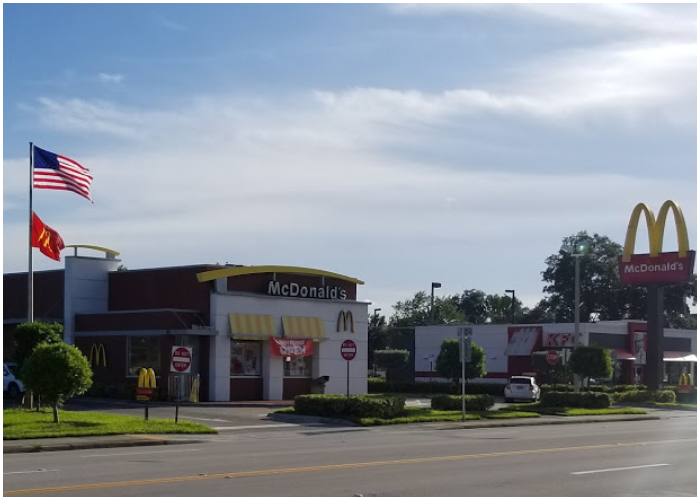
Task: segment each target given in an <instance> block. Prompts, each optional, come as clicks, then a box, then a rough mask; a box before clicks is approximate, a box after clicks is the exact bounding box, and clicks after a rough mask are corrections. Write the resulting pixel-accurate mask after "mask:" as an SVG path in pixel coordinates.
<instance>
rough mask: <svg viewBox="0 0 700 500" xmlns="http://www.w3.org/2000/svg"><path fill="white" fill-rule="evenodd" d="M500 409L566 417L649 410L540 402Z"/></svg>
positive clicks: (642, 412)
mask: <svg viewBox="0 0 700 500" xmlns="http://www.w3.org/2000/svg"><path fill="white" fill-rule="evenodd" d="M500 411H508V412H510V411H534V412H537V413H540V414H542V415H559V416H564V417H580V416H583V415H645V414H646V413H647V412H645V411H644V410H640V409H639V408H628V407H624V408H595V409H589V408H547V407H543V406H540V403H522V404H514V405H510V406H504V407H503V408H501V410H500Z"/></svg>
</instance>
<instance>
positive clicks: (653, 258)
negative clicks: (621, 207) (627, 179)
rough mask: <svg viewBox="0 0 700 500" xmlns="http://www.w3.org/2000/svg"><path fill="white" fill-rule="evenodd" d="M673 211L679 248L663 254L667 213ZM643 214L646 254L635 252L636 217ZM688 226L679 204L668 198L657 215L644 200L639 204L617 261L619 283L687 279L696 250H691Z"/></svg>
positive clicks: (637, 223) (645, 282) (637, 221)
mask: <svg viewBox="0 0 700 500" xmlns="http://www.w3.org/2000/svg"><path fill="white" fill-rule="evenodd" d="M669 210H671V211H672V212H673V217H674V220H675V223H676V235H677V238H678V251H677V252H665V253H663V252H662V251H661V250H662V247H663V242H664V230H665V227H666V218H667V216H668V212H669ZM642 213H643V214H644V217H645V219H646V223H647V232H648V235H649V253H648V254H634V246H635V242H636V239H637V227H638V226H639V219H640V217H641V215H642ZM689 247H690V244H689V242H688V228H687V227H686V225H685V218H684V217H683V212H682V211H681V208H680V206H678V204H677V203H676V202H674V201H671V200H667V201H665V202H664V204H663V205H661V210H659V216H658V218H655V217H654V212H653V211H652V210H651V209H650V208H649V206H648V205H647V204H645V203H638V204H637V206H636V207H634V210H632V215H631V217H630V222H629V225H628V227H627V235H626V237H625V246H624V249H623V252H622V256H621V257H620V260H619V269H620V282H621V283H623V284H625V285H628V284H649V283H678V282H684V281H689V280H690V277H691V275H692V272H693V265H694V263H695V252H694V251H693V250H690V248H689Z"/></svg>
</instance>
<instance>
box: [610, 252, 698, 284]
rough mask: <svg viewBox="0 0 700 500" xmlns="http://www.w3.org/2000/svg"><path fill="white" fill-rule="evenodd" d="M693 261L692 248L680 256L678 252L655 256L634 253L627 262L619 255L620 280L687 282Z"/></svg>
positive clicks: (691, 272)
mask: <svg viewBox="0 0 700 500" xmlns="http://www.w3.org/2000/svg"><path fill="white" fill-rule="evenodd" d="M694 261H695V252H694V251H692V250H690V251H688V252H687V255H686V256H685V257H680V256H679V255H678V252H664V253H660V254H659V255H658V256H657V257H651V256H650V255H649V254H635V255H632V256H630V261H629V262H623V261H622V257H620V262H619V266H620V282H621V283H622V284H623V285H641V284H645V283H683V282H688V281H690V279H691V277H692V275H693V265H694Z"/></svg>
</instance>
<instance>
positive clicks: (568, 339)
mask: <svg viewBox="0 0 700 500" xmlns="http://www.w3.org/2000/svg"><path fill="white" fill-rule="evenodd" d="M542 345H543V347H574V346H575V345H576V336H575V335H574V334H573V333H546V334H545V335H544V343H543V344H542Z"/></svg>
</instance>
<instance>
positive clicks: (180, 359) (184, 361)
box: [170, 345, 192, 373]
mask: <svg viewBox="0 0 700 500" xmlns="http://www.w3.org/2000/svg"><path fill="white" fill-rule="evenodd" d="M191 368H192V348H191V347H180V346H176V345H175V346H173V352H172V357H171V362H170V371H171V372H175V373H190V369H191Z"/></svg>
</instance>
